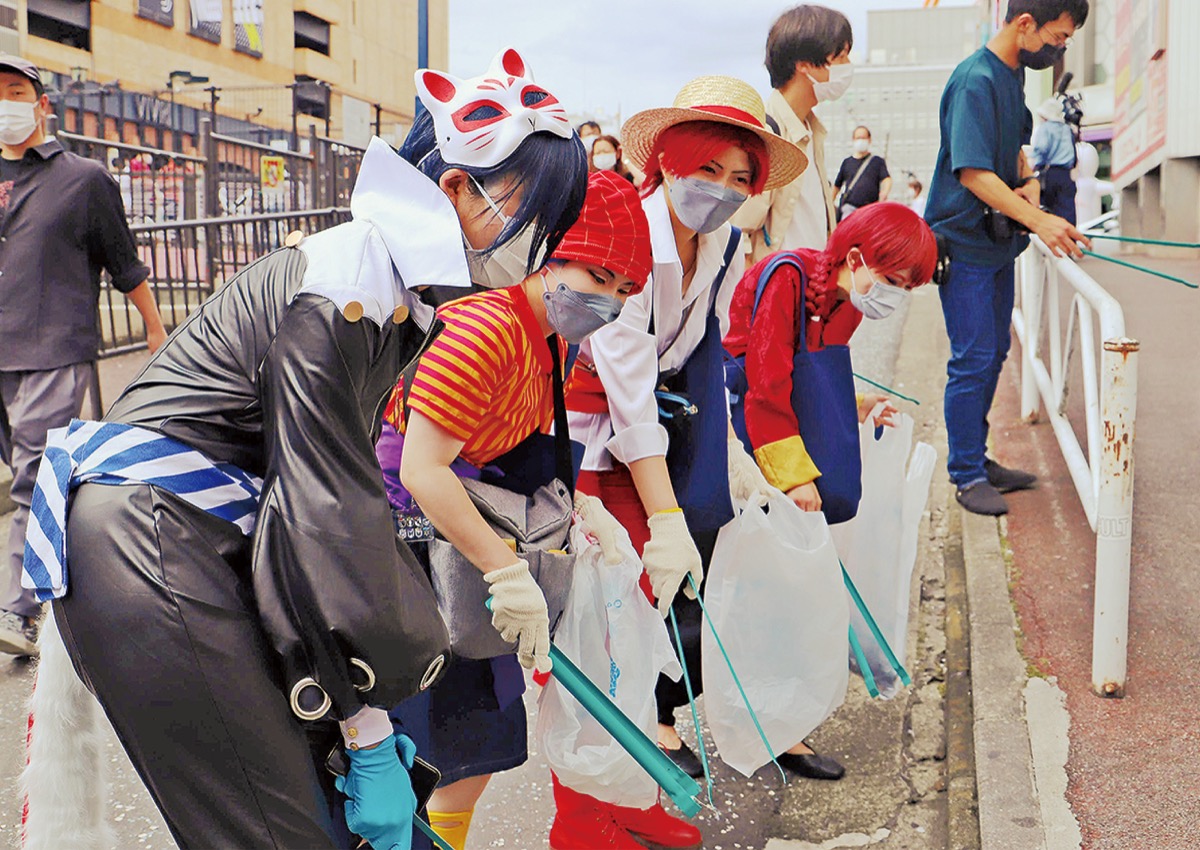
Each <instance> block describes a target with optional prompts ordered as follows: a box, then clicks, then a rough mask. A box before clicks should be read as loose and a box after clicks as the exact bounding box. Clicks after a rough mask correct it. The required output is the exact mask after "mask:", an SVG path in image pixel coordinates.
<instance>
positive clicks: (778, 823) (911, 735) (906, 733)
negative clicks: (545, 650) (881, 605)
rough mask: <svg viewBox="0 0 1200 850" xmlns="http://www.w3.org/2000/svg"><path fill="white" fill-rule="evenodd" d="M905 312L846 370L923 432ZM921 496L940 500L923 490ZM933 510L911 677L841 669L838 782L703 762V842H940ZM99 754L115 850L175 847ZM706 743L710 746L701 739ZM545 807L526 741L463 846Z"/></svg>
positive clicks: (547, 797) (835, 723)
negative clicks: (878, 685) (893, 683)
mask: <svg viewBox="0 0 1200 850" xmlns="http://www.w3.org/2000/svg"><path fill="white" fill-rule="evenodd" d="M915 297H916V298H918V299H922V304H921V305H920V306H921V307H922V309H921V310H920V311H918V312H920V313H921V314H922V316H923V319H922V323H921V328H920V333H921V334H927V333H929V332H930V331H929V330H928V328H927V327H926V326H927V325H928V320H929V317H930V316H931V315H932V314H931V312H930V311H931V310H935V309H936V308H935V307H934V305H935V304H936V297H935V296H934V294H933V293H932V292H922V293H918V294H917V295H916V296H915ZM907 312H908V308H907V306H906V307H905V308H903V310H902V312H901V313H899V314H897V315H896V316H894V317H892V318H890V319H888V320H885V321H882V322H864V325H863V327H862V329H861V330H860V332H859V334H858V335H857V336H856V338H855V340H854V343H853V346H852V348H853V351H854V362H855V368H856V371H858V372H859V374H861V375H864V376H866V377H869V378H871V379H873V380H876V381H878V382H879V383H882V384H886V385H892V382H893V381H895V382H896V383H895V384H894V385H895V387H896V388H897V389H898V390H900V391H901V392H906V394H914V393H920V394H923V395H925V396H926V398H925V399H923V400H924V401H925V406H924V407H923V408H921V409H918V408H914V407H913V406H912V405H908V404H906V403H905V404H900V405H899V406H900V407H901V408H903V409H906V410H908V411H909V412H910V413H913V414H914V415H916V416H917V418H918V423H919V430H918V435H919V436H920V437H921V438H922V439H932V437H931V436H930V435H931V434H932V430H933V429H935V428H936V427H937V425H936V420H937V419H939V418H940V417H939V410H940V404H938V401H937V399H936V398H933V397H932V396H933V394H934V392H935V391H936V387H937V381H936V379H935V377H936V372H937V371H938V368H940V367H938V366H937V365H936V364H930V363H929V362H927V361H928V358H927V357H926V358H923V359H922V360H921V362H920V363H916V362H915V361H913V362H914V364H915V365H914V366H913V369H914V370H918V369H919V371H920V372H921V374H915V373H913V372H911V371H910V372H909V373H904V374H899V375H898V374H897V363H898V362H904V361H903V359H902V358H901V352H900V344H901V336H902V331H903V329H904V322H905V314H906V313H907ZM920 347H921V346H920V343H919V342H918V344H917V345H916V346H915V347H914V351H916V352H917V353H918V354H920ZM138 362H139V358H137V356H134V357H131V358H118V359H116V360H114V361H106V363H105V366H104V368H103V369H102V379H103V383H104V391H103V393H104V397H105V399H106V400H108V401H111V399H113V398H115V397H116V394H117V392H119V388H120V386H122V385H123V382H124V381H126V380H128V379H129V377H131V376H132V375H133V374H134V373H135V371H136V367H137V365H138ZM864 389H865V387H864ZM935 492H937V489H936V485H935ZM943 503H944V502H943ZM931 504H932V505H935V506H936V505H937V504H940V503H939V502H937V500H936V499H931ZM940 515H941V509H940V508H937V507H935V509H934V512H933V515H932V517H931V518H930V520H929V522H928V526H927V529H926V531H927V533H925V534H923V535H922V548H921V556H920V557H921V561H920V562H919V564H918V573H920V572H921V571H922V570H923V569H924V570H925V572H926V574H927V578H926V581H925V582H924V583H922V582H921V581H920V580H918V581H917V582H916V583H915V585H914V586H915V588H916V590H917V592H915V593H914V604H916V603H917V600H918V599H919V600H920V609H919V611H921V612H922V613H921V614H919V615H918V616H915V617H914V618H913V620H912V623H911V625H910V639H909V647H910V660H911V659H912V658H913V656H915V657H916V660H915V666H912V667H910V669H912V670H913V672H914V678H915V679H916V680H917V685H918V687H917V688H914V690H913V691H911V692H909V693H908V694H905V695H904V696H902V697H901V698H898V699H896V700H893V701H891V702H886V703H882V702H872V701H871V700H870V699H869V698H868V697H867V695H866V692H865V690H864V689H863V688H862V685H861V682H859V681H858V680H857V679H853V680H852V687H851V694H850V696H849V698H848V700H847V703H846V705H845V706H843V708H842V709H840V710H839V711H838V712H837V713H836V714H835V716H834V717H833V718H831V719H830V720H829V721H828V722H827V723H826V724H825V725H824V726H823V727H822V728H821V729H819V730H818V731H817V732H816V733H815V734H814V735H813V736H812V737H811V739H810V740H811V741H812V743H813V744H814V745H815V746H816V747H817V748H818V750H820V751H822V752H826V753H828V754H830V755H833V756H835V757H837V758H839V759H841V760H843V761H844V763H845V764H846V765H847V768H848V774H847V777H846V779H844V780H843V781H842V782H839V783H818V782H813V781H810V780H795V779H793V780H792V781H791V782H790V783H789V784H787V785H784V784H783V782H782V781H781V780H780V778H779V777H778V775H772V774H771V772H770V771H769V770H767V769H764V770H762V771H760V772H759V773H758V774H757V775H756V776H754V777H753V778H752V779H750V780H744V779H742V778H741V777H740V776H738V775H736V774H734V773H733V771H731V770H730V769H729V768H727V767H725V766H724V765H722V764H720V763H719V761H718V760H716V759H713V761H714V763H715V766H714V780H715V783H716V784H715V790H714V800H715V802H716V803H717V808H718V809H719V813H717V814H714V813H709V812H705V813H704V814H702V815H701V816H700V818H699V821H698V822H699V824H700V826H701V828H702V829H703V831H704V833H705V838H706V843H705V846H706V847H707V848H710V850H742V849H743V848H746V850H751V849H752V848H764V847H766V848H770V850H784V848H794V850H816V848H821V847H843V846H863V845H866V844H871V845H873V846H875V845H877V846H879V847H881V848H891V849H892V850H901V848H913V850H916V848H926V847H930V848H941V847H945V846H946V839H945V829H946V827H945V794H944V784H945V783H944V775H943V759H944V758H945V743H944V731H943V729H942V725H941V702H940V696H939V694H940V684H939V683H940V681H941V674H940V672H939V671H940V669H941V663H942V662H941V655H942V652H943V650H944V639H943V638H942V637H941V628H942V619H941V618H942V613H943V609H942V607H940V606H941V604H942V603H941V602H940V601H939V596H938V594H939V590H938V588H939V585H940V579H939V578H937V576H938V575H939V574H940V573H939V570H940V554H939V550H940V546H941V539H940V538H941V536H942V534H943V533H944V528H943V527H942V525H944V524H941V525H939V522H940ZM8 519H9V517H8V516H7V515H6V516H3V517H0V539H6V536H7V526H8ZM929 565H933V566H932V567H929ZM927 567H929V568H927ZM930 577H932V578H930ZM32 680H33V669H32V665H30V664H28V663H24V662H17V661H6V660H3V659H2V658H0V777H2V778H3V781H4V782H5V783H6V786H7V787H9V788H10V789H12V792H11V793H10V794H8V795H7V796H6V797H5V798H4V801H5V802H4V805H3V807H2V808H0V830H2V831H3V834H4V835H6V836H7V837H8V839H9V842H10V844H11V846H14V847H15V846H19V838H18V835H19V824H20V813H21V800H20V799H19V797H18V795H17V794H16V791H15V781H16V777H17V776H18V774H19V772H20V769H21V767H22V765H23V762H24V739H25V725H26V716H27V713H26V707H25V702H26V699H27V697H28V694H29V691H30V688H31V685H32ZM532 696H533V695H532V692H531V693H528V694H527V696H526V703H527V706H528V707H529V708H530V710H531V712H532V710H533V708H534V700H533V698H532ZM531 726H532V713H531ZM680 727H681V732H682V734H683V737H684V738H685V739H687V740H689V742H690V743H691V744H692V745H693V746H694V745H695V736H694V734H693V733H692V732H691V730H690V724H683V723H681V724H680ZM108 752H109V759H108V767H109V782H110V786H111V787H110V799H111V804H110V806H111V811H112V817H111V820H112V822H113V826H114V827H115V830H116V836H117V843H116V844H115V845H114V850H115V848H120V850H127V848H156V850H169V848H173V847H174V846H175V845H174V843H173V841H172V840H171V839H170V836H169V835H168V833H167V829H166V826H165V824H164V823H163V821H162V819H161V817H160V816H159V814H158V812H157V810H156V809H155V807H154V805H153V804H152V802H151V801H150V799H149V796H148V795H147V793H146V791H145V789H144V788H143V786H142V785H141V783H140V781H139V779H138V777H137V776H136V774H135V773H134V771H133V770H132V767H131V766H130V764H129V762H128V760H127V758H126V757H125V755H124V753H123V751H122V750H121V748H120V746H119V744H118V743H117V741H116V739H115V737H112V738H110V741H109V744H108ZM709 753H710V756H711V755H712V748H711V743H710V744H709ZM553 814H554V810H553V802H552V798H551V792H550V785H549V772H548V769H547V767H546V765H545V763H544V761H543V759H542V758H541V757H540V755H539V754H538V753H537V752H536V748H534V751H533V752H531V756H530V761H529V762H528V763H527V764H526V765H525V766H523V767H522V768H519V769H517V770H514V771H510V772H508V773H506V774H502V775H500V776H498V777H496V779H494V780H493V782H492V784H491V786H490V787H489V788H488V790H487V791H486V792H485V794H484V797H483V799H482V800H481V802H480V806H479V808H478V810H477V813H476V816H475V820H474V823H473V827H472V832H471V838H470V840H469V842H468V847H469V848H471V850H480V849H481V848H485V847H489V848H490V847H505V848H540V847H545V846H546V844H545V841H546V835H547V833H548V830H549V826H550V822H551V820H552V818H553ZM843 842H845V843H843Z"/></svg>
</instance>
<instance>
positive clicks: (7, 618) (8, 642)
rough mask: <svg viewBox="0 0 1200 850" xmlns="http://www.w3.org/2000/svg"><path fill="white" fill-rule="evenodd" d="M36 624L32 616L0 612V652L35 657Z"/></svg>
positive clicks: (19, 656) (21, 656)
mask: <svg viewBox="0 0 1200 850" xmlns="http://www.w3.org/2000/svg"><path fill="white" fill-rule="evenodd" d="M37 639H38V624H37V620H35V619H34V618H33V617H22V616H21V615H20V614H15V613H13V612H12V611H5V612H4V613H2V614H0V653H5V654H7V655H15V656H17V657H18V658H36V657H37V654H38V647H37Z"/></svg>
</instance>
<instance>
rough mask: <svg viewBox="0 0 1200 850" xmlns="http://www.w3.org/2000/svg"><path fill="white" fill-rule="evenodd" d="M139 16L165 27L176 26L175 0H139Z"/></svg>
mask: <svg viewBox="0 0 1200 850" xmlns="http://www.w3.org/2000/svg"><path fill="white" fill-rule="evenodd" d="M137 13H138V17H139V18H145V19H146V20H149V21H154V22H155V23H156V24H162V25H163V26H165V27H173V26H175V0H138V9H137Z"/></svg>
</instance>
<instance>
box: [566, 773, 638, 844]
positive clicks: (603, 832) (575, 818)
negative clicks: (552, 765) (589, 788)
mask: <svg viewBox="0 0 1200 850" xmlns="http://www.w3.org/2000/svg"><path fill="white" fill-rule="evenodd" d="M550 778H551V780H552V781H553V782H554V806H555V809H556V811H555V812H554V823H553V825H551V827H550V850H646V848H645V847H643V846H642V845H641V844H639V843H638V842H637V841H635V840H634V839H633V836H631V835H630V834H629V833H628V832H626V831H625V830H623V829H621V828H620V827H619V826H617V822H616V821H615V820H614V819H613V814H612V808H613V807H612V806H609V805H608V804H607V803H601V802H600V801H599V800H597V799H596V798H595V797H589V796H588V795H587V794H580V793H579V792H578V791H572V790H571V789H570V788H568V787H567V786H565V785H563V784H562V783H561V782H559V781H558V777H557V776H555V775H554V773H553V772H552V773H551V774H550ZM635 811H636V810H635Z"/></svg>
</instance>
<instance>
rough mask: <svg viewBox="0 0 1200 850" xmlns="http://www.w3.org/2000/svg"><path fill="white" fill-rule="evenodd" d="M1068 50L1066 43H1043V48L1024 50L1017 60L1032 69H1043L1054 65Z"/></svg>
mask: <svg viewBox="0 0 1200 850" xmlns="http://www.w3.org/2000/svg"><path fill="white" fill-rule="evenodd" d="M1066 52H1067V48H1066V45H1062V46H1059V45H1057V44H1043V45H1042V48H1041V50H1022V51H1021V52H1020V53H1019V54H1017V61H1019V62H1020V63H1021V64H1022V65H1024V66H1025V67H1026V68H1028V69H1030V70H1031V71H1041V70H1043V69H1045V68H1050V67H1052V66H1053V65H1054V63H1055V62H1057V61H1058V60H1059V59H1060V58H1061V57H1062V55H1063V54H1064V53H1066Z"/></svg>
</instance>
